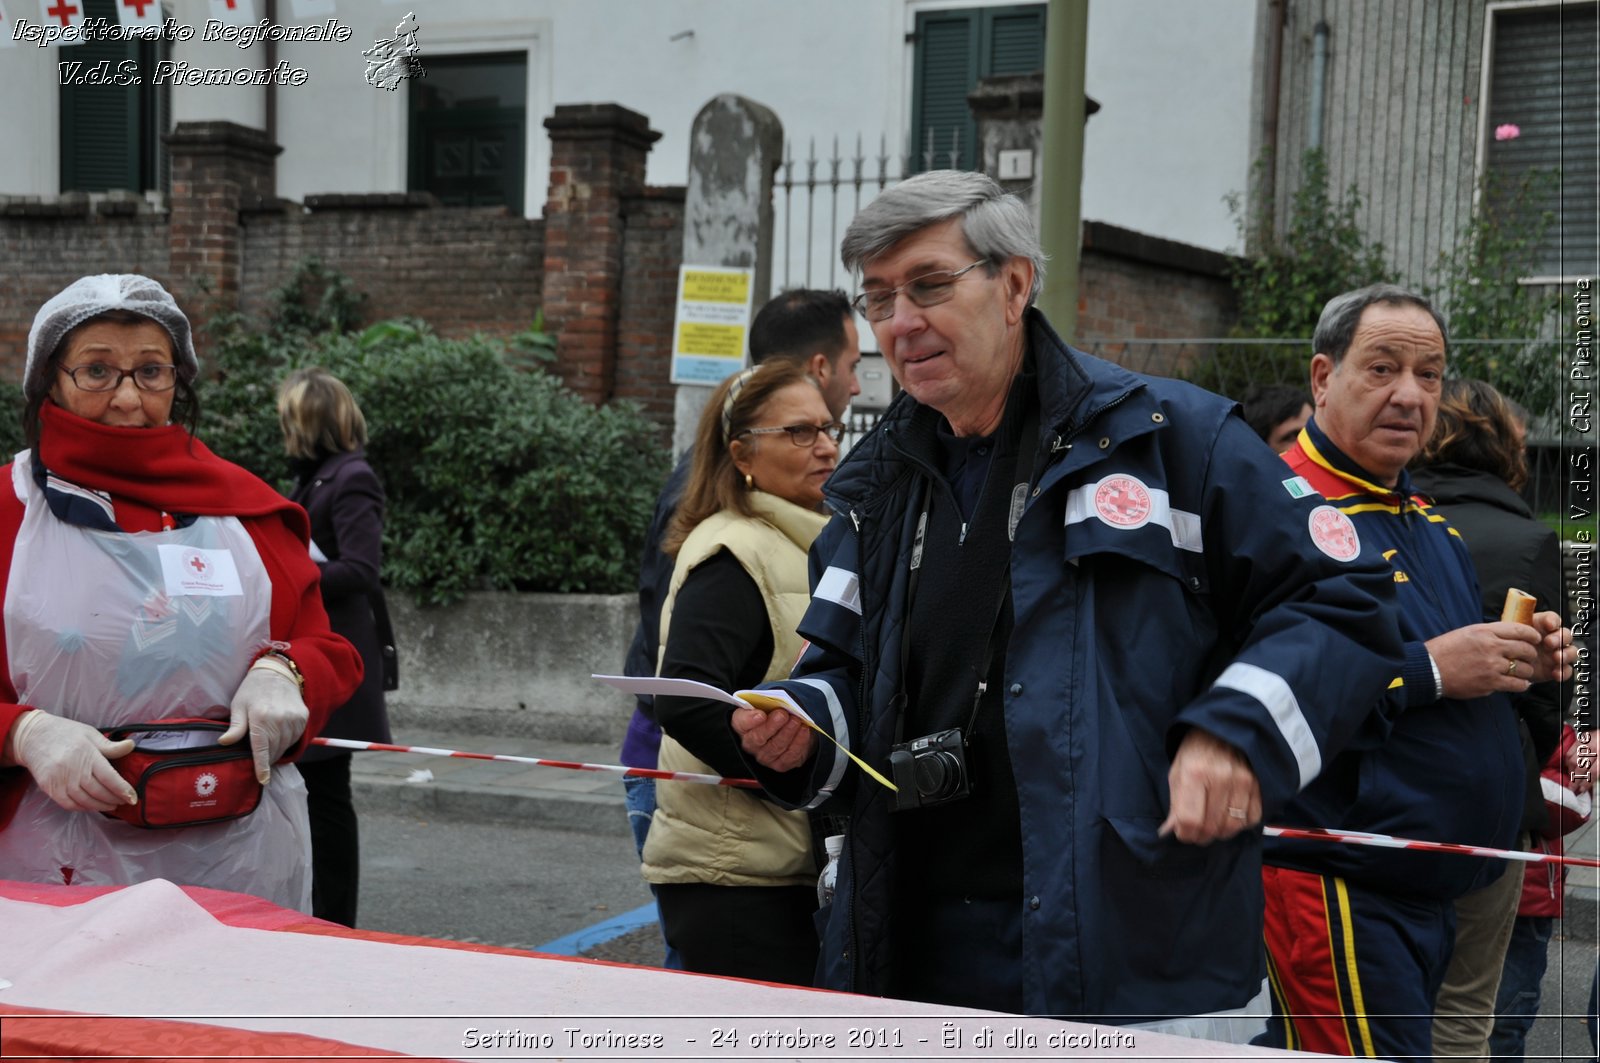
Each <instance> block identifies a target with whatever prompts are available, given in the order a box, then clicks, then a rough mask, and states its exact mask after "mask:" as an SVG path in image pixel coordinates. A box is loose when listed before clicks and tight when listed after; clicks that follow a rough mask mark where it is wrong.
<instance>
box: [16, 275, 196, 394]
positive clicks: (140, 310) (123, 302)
mask: <svg viewBox="0 0 1600 1063" xmlns="http://www.w3.org/2000/svg"><path fill="white" fill-rule="evenodd" d="M108 310H130V311H132V312H133V313H135V314H139V315H141V316H143V317H147V318H149V319H150V320H151V321H154V322H155V323H156V324H158V325H160V326H161V327H162V328H164V329H166V330H167V333H168V335H170V336H171V337H172V353H173V362H174V363H175V364H176V365H177V367H178V376H179V377H180V378H181V379H183V380H184V381H193V380H194V378H195V376H196V375H197V374H198V373H199V372H200V360H199V359H198V358H196V357H195V353H194V340H193V338H192V337H191V336H190V333H189V319H188V318H187V317H185V316H184V313H183V311H182V310H180V309H178V303H177V301H176V300H175V299H173V298H172V295H171V294H170V293H169V292H168V291H167V290H166V289H165V288H163V287H162V286H161V285H160V284H158V283H157V282H155V281H153V280H151V279H150V278H149V277H141V276H140V275H139V274H137V273H101V274H98V275H96V276H93V277H79V278H78V279H77V280H75V281H73V282H72V283H71V284H69V285H67V286H66V287H65V288H64V289H62V290H61V291H60V292H58V293H57V294H55V295H54V296H52V297H51V298H50V299H49V300H48V301H47V302H46V303H45V304H44V305H43V306H41V307H40V308H39V312H38V313H37V314H35V315H34V317H33V328H32V329H31V330H30V331H29V332H28V362H27V365H26V366H25V368H24V370H23V374H22V392H23V394H24V395H26V396H27V397H28V398H30V399H32V398H35V397H37V396H39V395H42V394H44V393H45V392H46V391H48V390H49V387H50V384H49V380H48V379H47V377H46V375H45V367H46V365H48V364H49V361H50V356H51V355H52V354H54V353H55V351H56V348H57V347H59V346H60V345H61V341H62V339H64V338H65V337H66V335H67V333H68V332H71V331H72V330H73V329H74V328H76V327H77V326H79V325H81V324H83V323H84V322H85V321H87V320H89V319H90V318H91V317H94V316H95V315H97V314H103V313H105V312H106V311H108Z"/></svg>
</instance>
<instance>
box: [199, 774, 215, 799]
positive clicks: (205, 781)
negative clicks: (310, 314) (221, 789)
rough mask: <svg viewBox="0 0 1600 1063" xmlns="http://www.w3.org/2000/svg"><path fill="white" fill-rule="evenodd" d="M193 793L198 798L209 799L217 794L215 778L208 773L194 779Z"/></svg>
mask: <svg viewBox="0 0 1600 1063" xmlns="http://www.w3.org/2000/svg"><path fill="white" fill-rule="evenodd" d="M194 792H195V793H196V794H197V795H198V796H200V797H210V796H211V795H212V794H214V793H216V792H217V777H216V776H215V775H213V774H212V773H211V772H209V771H204V772H201V773H200V774H199V775H196V776H195V777H194Z"/></svg>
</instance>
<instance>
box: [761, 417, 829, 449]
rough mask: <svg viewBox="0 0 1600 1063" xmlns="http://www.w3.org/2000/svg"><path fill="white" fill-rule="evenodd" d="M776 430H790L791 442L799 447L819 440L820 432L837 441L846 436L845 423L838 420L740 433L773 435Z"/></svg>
mask: <svg viewBox="0 0 1600 1063" xmlns="http://www.w3.org/2000/svg"><path fill="white" fill-rule="evenodd" d="M775 432H788V433H789V442H791V443H793V444H794V445H795V446H797V447H809V446H810V445H811V444H813V443H815V442H816V441H817V433H819V432H820V433H822V434H823V435H825V436H827V437H828V438H829V439H831V440H833V441H834V442H835V443H837V442H839V440H841V439H843V438H844V425H842V424H840V423H839V422H838V421H829V422H828V423H827V424H786V425H783V426H782V427H780V428H746V429H745V430H744V431H743V432H740V433H739V435H741V436H765V435H772V434H773V433H775ZM735 438H737V436H736V437H735Z"/></svg>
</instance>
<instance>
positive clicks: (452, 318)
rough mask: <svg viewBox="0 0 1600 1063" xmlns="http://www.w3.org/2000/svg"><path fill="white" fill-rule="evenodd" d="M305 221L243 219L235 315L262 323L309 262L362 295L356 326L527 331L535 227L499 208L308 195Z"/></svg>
mask: <svg viewBox="0 0 1600 1063" xmlns="http://www.w3.org/2000/svg"><path fill="white" fill-rule="evenodd" d="M306 206H307V207H309V208H311V209H310V211H309V213H307V212H303V211H299V210H284V209H277V210H272V211H259V212H247V213H246V214H245V216H244V219H245V224H244V239H243V258H244V272H243V276H244V281H243V285H242V288H241V291H240V299H239V305H240V308H241V309H243V310H244V311H246V312H247V313H251V314H256V315H260V314H264V313H265V312H266V310H267V309H268V303H269V299H270V296H271V293H272V291H273V289H274V288H276V287H278V286H279V285H281V284H282V283H283V282H284V281H285V280H286V279H288V277H289V275H290V274H291V273H293V272H294V269H295V267H296V266H298V265H299V264H300V263H301V262H303V261H305V260H306V259H308V258H314V259H317V260H318V261H320V262H321V263H322V264H323V265H324V266H327V267H328V268H330V269H333V270H337V271H338V272H340V273H343V274H344V275H345V276H347V277H349V278H350V280H351V281H352V283H353V284H354V286H355V288H356V290H357V291H359V292H362V293H364V294H365V295H366V296H367V299H366V301H365V302H364V303H363V304H362V317H363V319H364V320H365V321H368V322H371V321H381V320H383V319H385V318H391V317H402V316H410V317H420V318H423V319H425V320H426V321H427V322H428V323H429V324H430V325H432V326H433V328H434V329H435V331H437V332H438V333H439V334H440V335H444V336H464V335H468V334H470V333H473V332H483V333H486V334H488V335H492V336H507V335H510V334H512V333H514V332H520V331H522V330H523V329H526V328H528V327H529V326H530V325H532V324H533V317H534V313H535V311H537V310H538V308H539V305H540V300H541V295H540V291H541V288H542V286H543V280H544V267H543V261H544V223H543V222H541V221H539V220H538V219H532V220H530V219H527V218H523V217H521V216H520V215H512V214H509V213H508V212H507V211H506V210H505V208H503V207H441V206H438V205H437V203H436V201H434V199H433V197H432V196H428V195H416V194H404V193H399V194H394V195H374V196H310V197H307V201H306Z"/></svg>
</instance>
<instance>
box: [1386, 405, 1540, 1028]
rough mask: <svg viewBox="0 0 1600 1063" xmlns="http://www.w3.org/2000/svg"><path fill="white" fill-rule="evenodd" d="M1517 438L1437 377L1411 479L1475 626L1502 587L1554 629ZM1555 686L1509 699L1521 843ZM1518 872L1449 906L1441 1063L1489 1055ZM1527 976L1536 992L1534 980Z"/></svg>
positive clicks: (1536, 790) (1533, 805)
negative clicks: (1437, 525) (1466, 580)
mask: <svg viewBox="0 0 1600 1063" xmlns="http://www.w3.org/2000/svg"><path fill="white" fill-rule="evenodd" d="M1526 437H1527V414H1526V413H1525V412H1524V411H1522V410H1521V409H1520V408H1519V407H1517V406H1516V405H1515V404H1514V403H1512V402H1511V401H1510V400H1508V399H1507V398H1506V397H1505V396H1503V395H1501V394H1500V393H1499V392H1498V391H1496V390H1495V389H1494V388H1493V387H1491V386H1490V385H1488V384H1486V383H1484V382H1483V381H1481V380H1447V381H1445V384H1444V390H1443V392H1442V393H1441V394H1440V397H1439V416H1438V422H1437V424H1436V425H1435V427H1434V432H1433V438H1432V439H1430V440H1429V441H1428V443H1427V445H1426V446H1425V447H1423V450H1422V453H1421V454H1420V455H1419V456H1418V458H1417V461H1416V465H1417V466H1419V467H1415V468H1413V469H1412V470H1411V473H1412V475H1411V482H1412V484H1413V485H1414V487H1415V488H1416V490H1418V491H1420V492H1421V493H1423V494H1425V495H1428V496H1430V497H1432V498H1433V500H1434V502H1435V503H1436V508H1437V509H1438V510H1439V512H1441V513H1443V514H1444V515H1445V517H1447V518H1448V519H1449V521H1450V524H1451V526H1452V527H1453V528H1455V529H1456V530H1457V531H1459V532H1460V533H1461V537H1462V538H1463V539H1464V540H1466V544H1467V549H1468V550H1469V551H1471V553H1472V562H1473V565H1474V566H1475V567H1476V568H1477V570H1478V587H1479V590H1480V591H1481V593H1482V595H1483V610H1484V617H1485V619H1487V620H1499V619H1500V610H1501V606H1502V604H1503V603H1504V601H1505V595H1506V588H1508V587H1517V588H1520V589H1521V590H1524V591H1527V592H1528V593H1529V594H1532V595H1533V596H1534V597H1535V598H1537V599H1538V603H1537V605H1536V606H1535V608H1537V609H1553V610H1555V611H1556V612H1558V613H1560V614H1561V615H1562V618H1563V620H1562V622H1563V623H1565V622H1566V620H1565V617H1566V615H1567V602H1566V597H1565V595H1564V594H1563V593H1562V583H1561V548H1560V544H1559V543H1558V542H1557V540H1556V533H1555V532H1553V531H1551V530H1550V528H1548V527H1547V526H1545V525H1544V524H1542V523H1540V522H1539V521H1537V520H1535V519H1534V518H1533V511H1532V510H1531V509H1530V508H1529V507H1528V504H1527V503H1526V502H1524V501H1523V500H1522V496H1521V495H1519V494H1518V493H1517V492H1518V491H1520V490H1521V489H1522V487H1523V485H1524V484H1526V483H1527V480H1528V464H1527V454H1526V449H1525V446H1524V444H1525V441H1526ZM1559 688H1560V685H1559V684H1557V683H1535V684H1534V685H1533V686H1532V687H1530V688H1529V689H1528V692H1527V693H1526V694H1524V695H1522V696H1521V697H1520V698H1517V699H1515V703H1516V707H1517V716H1518V720H1519V730H1521V732H1522V745H1523V756H1524V759H1525V760H1526V762H1527V779H1528V782H1527V787H1528V788H1527V796H1526V798H1525V800H1524V803H1523V818H1522V823H1521V827H1520V836H1521V847H1522V848H1527V847H1528V840H1529V835H1530V834H1534V833H1537V832H1538V831H1540V830H1541V829H1542V828H1543V827H1544V823H1545V807H1544V799H1543V797H1542V796H1541V794H1540V785H1539V773H1540V770H1541V769H1542V768H1543V766H1544V762H1545V761H1546V760H1547V759H1548V758H1549V756H1550V754H1551V752H1552V751H1553V750H1554V749H1555V748H1556V745H1557V744H1558V743H1559V742H1560V740H1561V717H1562V706H1561V704H1560V700H1559V698H1560V689H1559ZM1523 869H1524V865H1522V864H1520V863H1510V864H1509V865H1508V866H1507V868H1506V870H1505V872H1504V873H1503V874H1502V875H1501V876H1500V877H1499V878H1498V879H1496V880H1495V881H1494V882H1491V883H1489V884H1488V885H1486V886H1483V887H1480V888H1479V889H1477V890H1474V891H1473V892H1471V893H1468V894H1467V895H1466V896H1464V897H1461V898H1460V899H1459V900H1457V901H1456V905H1455V907H1456V924H1457V925H1456V945H1455V952H1454V953H1453V954H1452V956H1451V959H1450V966H1449V968H1448V970H1447V971H1446V973H1445V979H1444V985H1443V986H1442V987H1441V988H1440V990H1439V998H1438V1003H1437V1005H1436V1010H1435V1012H1434V1026H1433V1042H1434V1050H1435V1052H1436V1053H1438V1055H1439V1057H1440V1058H1444V1057H1445V1056H1472V1057H1475V1058H1484V1057H1486V1056H1487V1054H1488V1038H1489V1034H1490V1030H1491V1028H1492V1026H1493V1025H1494V1013H1495V1010H1496V1009H1495V1006H1494V1004H1495V996H1496V990H1497V987H1498V986H1499V984H1500V981H1501V971H1502V969H1503V965H1504V960H1505V956H1506V951H1507V947H1508V945H1509V944H1510V943H1511V938H1512V931H1513V925H1514V921H1515V919H1516V913H1517V902H1518V901H1519V899H1520V898H1521V895H1522V876H1523ZM1540 973H1542V967H1541V969H1540ZM1533 981H1534V988H1535V989H1537V987H1538V975H1535V976H1534V980H1533Z"/></svg>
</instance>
